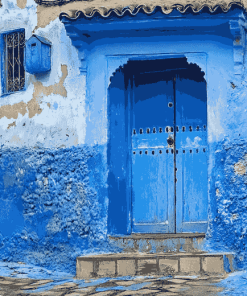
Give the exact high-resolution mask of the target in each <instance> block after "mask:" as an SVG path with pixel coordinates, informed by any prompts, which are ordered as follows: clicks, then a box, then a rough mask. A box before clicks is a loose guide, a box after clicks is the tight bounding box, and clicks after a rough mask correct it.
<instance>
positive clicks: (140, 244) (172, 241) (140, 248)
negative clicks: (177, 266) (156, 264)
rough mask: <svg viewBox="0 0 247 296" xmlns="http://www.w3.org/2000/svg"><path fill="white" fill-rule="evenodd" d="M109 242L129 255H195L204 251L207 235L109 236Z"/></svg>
mask: <svg viewBox="0 0 247 296" xmlns="http://www.w3.org/2000/svg"><path fill="white" fill-rule="evenodd" d="M109 241H110V244H111V247H112V248H113V249H114V248H116V250H121V252H127V253H131V252H141V253H161V252H174V253H176V252H189V253H193V252H198V251H201V250H202V249H203V245H204V242H205V233H174V234H172V233H169V234H157V233H155V234H152V233H136V234H131V235H126V236H109Z"/></svg>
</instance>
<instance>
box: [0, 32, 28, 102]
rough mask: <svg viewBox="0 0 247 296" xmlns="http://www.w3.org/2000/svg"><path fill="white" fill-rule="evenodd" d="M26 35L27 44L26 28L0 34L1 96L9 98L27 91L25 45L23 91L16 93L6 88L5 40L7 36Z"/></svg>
mask: <svg viewBox="0 0 247 296" xmlns="http://www.w3.org/2000/svg"><path fill="white" fill-rule="evenodd" d="M22 32H23V33H24V39H25V41H24V42H26V36H25V33H26V32H25V29H24V28H19V29H13V30H8V31H4V32H1V33H0V49H1V60H0V64H1V65H0V66H1V71H0V83H1V87H0V96H1V97H2V96H8V95H11V94H15V93H18V92H21V91H24V90H26V67H25V64H26V48H25V44H24V47H23V66H24V87H23V88H22V89H19V90H15V91H7V89H6V87H7V79H8V77H7V73H6V69H5V64H6V42H5V40H4V36H5V35H9V34H12V33H22Z"/></svg>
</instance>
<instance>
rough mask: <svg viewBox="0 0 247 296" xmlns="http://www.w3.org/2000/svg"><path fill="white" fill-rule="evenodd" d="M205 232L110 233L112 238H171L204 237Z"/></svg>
mask: <svg viewBox="0 0 247 296" xmlns="http://www.w3.org/2000/svg"><path fill="white" fill-rule="evenodd" d="M205 236H206V234H205V233H132V234H129V235H109V238H110V239H171V238H178V239H179V238H204V237H205Z"/></svg>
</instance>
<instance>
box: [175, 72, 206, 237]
mask: <svg viewBox="0 0 247 296" xmlns="http://www.w3.org/2000/svg"><path fill="white" fill-rule="evenodd" d="M175 85H176V88H175V89H176V93H175V101H176V115H175V119H176V135H175V138H176V141H175V144H176V168H177V170H176V179H177V182H176V231H177V232H206V230H207V211H208V197H207V183H208V181H207V96H206V83H205V81H200V80H199V81H195V80H192V79H186V78H181V77H179V76H177V78H176V84H175Z"/></svg>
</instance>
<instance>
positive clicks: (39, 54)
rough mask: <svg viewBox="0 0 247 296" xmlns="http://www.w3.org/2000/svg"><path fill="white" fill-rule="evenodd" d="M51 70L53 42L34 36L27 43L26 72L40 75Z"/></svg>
mask: <svg viewBox="0 0 247 296" xmlns="http://www.w3.org/2000/svg"><path fill="white" fill-rule="evenodd" d="M50 70H51V42H50V41H48V40H46V39H45V38H43V37H40V36H37V35H33V36H32V37H31V38H29V39H28V40H27V41H26V71H27V72H28V73H30V74H39V73H44V72H47V71H50Z"/></svg>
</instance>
